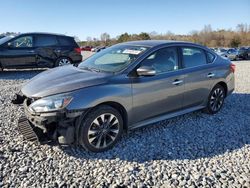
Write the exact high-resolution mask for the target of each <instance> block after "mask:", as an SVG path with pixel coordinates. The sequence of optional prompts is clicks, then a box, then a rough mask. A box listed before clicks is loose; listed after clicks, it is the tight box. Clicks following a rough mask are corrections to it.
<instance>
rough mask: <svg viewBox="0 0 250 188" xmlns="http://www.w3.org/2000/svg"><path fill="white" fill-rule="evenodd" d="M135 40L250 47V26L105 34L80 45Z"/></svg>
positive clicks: (206, 26)
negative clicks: (182, 32) (175, 31)
mask: <svg viewBox="0 0 250 188" xmlns="http://www.w3.org/2000/svg"><path fill="white" fill-rule="evenodd" d="M104 39H105V40H104ZM133 40H180V41H190V42H194V43H199V44H202V45H205V46H208V47H240V46H250V25H247V24H238V25H237V27H236V28H235V29H234V30H232V29H227V30H226V29H217V30H213V29H212V27H211V25H205V26H204V28H203V29H202V30H200V31H191V32H190V33H189V34H187V35H176V34H174V33H172V32H171V31H168V32H166V33H164V34H162V33H157V32H155V31H153V32H150V33H146V32H142V33H140V34H128V33H127V32H125V33H123V34H121V35H119V36H117V37H115V38H110V35H109V34H108V33H103V34H101V36H100V39H98V38H91V37H87V40H86V41H82V42H80V45H82V46H85V45H89V46H104V45H105V46H110V45H113V44H116V43H120V42H126V41H133Z"/></svg>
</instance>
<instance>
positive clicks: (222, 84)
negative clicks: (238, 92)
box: [213, 81, 228, 96]
mask: <svg viewBox="0 0 250 188" xmlns="http://www.w3.org/2000/svg"><path fill="white" fill-rule="evenodd" d="M216 85H220V86H222V87H223V89H224V90H225V94H226V96H227V92H228V87H227V84H226V82H224V81H220V82H218V83H216V84H215V85H214V87H215V86H216ZM214 87H213V88H214Z"/></svg>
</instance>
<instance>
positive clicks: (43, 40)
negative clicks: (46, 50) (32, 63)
mask: <svg viewBox="0 0 250 188" xmlns="http://www.w3.org/2000/svg"><path fill="white" fill-rule="evenodd" d="M35 46H38V47H43V46H57V39H56V36H49V35H38V36H36V40H35Z"/></svg>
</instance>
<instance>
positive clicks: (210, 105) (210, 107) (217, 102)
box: [205, 84, 226, 114]
mask: <svg viewBox="0 0 250 188" xmlns="http://www.w3.org/2000/svg"><path fill="white" fill-rule="evenodd" d="M225 96H226V94H225V89H224V88H223V87H222V86H221V85H219V84H217V85H216V86H215V87H214V88H213V89H212V91H211V92H210V94H209V97H208V101H207V106H206V108H205V112H206V113H208V114H216V113H217V112H219V111H220V109H221V108H222V106H223V104H224V99H225Z"/></svg>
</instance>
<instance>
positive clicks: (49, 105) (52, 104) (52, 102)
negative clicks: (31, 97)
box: [29, 95, 73, 112]
mask: <svg viewBox="0 0 250 188" xmlns="http://www.w3.org/2000/svg"><path fill="white" fill-rule="evenodd" d="M72 99H73V97H71V96H62V95H57V96H51V97H45V98H43V99H39V100H37V101H35V102H33V103H32V104H31V105H30V106H29V109H30V110H31V111H35V112H49V111H56V110H60V109H63V108H65V107H66V106H67V105H68V104H69V103H70V102H71V100H72Z"/></svg>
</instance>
